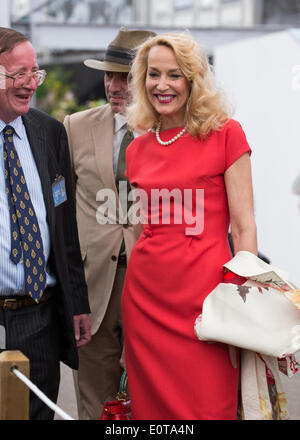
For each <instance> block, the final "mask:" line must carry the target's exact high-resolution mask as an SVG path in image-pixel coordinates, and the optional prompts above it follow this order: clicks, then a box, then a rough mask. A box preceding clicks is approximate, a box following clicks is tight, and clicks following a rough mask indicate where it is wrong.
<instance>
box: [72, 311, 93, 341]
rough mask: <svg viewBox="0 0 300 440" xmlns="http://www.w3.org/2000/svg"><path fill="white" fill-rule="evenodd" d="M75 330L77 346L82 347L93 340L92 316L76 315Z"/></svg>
mask: <svg viewBox="0 0 300 440" xmlns="http://www.w3.org/2000/svg"><path fill="white" fill-rule="evenodd" d="M74 330H75V339H76V343H77V347H78V348H79V347H82V346H83V345H85V344H87V343H88V342H89V341H90V340H91V325H90V318H89V315H87V314H82V315H75V316H74Z"/></svg>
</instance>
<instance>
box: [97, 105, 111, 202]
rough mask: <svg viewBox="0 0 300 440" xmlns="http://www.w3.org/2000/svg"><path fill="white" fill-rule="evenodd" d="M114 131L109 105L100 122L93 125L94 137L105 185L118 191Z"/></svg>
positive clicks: (100, 171)
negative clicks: (114, 161)
mask: <svg viewBox="0 0 300 440" xmlns="http://www.w3.org/2000/svg"><path fill="white" fill-rule="evenodd" d="M113 131H114V119H113V115H112V111H111V109H110V107H107V110H106V112H105V114H104V115H103V114H102V115H101V119H100V120H99V122H98V123H96V124H95V125H93V126H92V137H93V143H94V150H95V157H96V162H97V167H98V170H99V174H100V176H101V180H102V181H103V184H104V187H105V188H112V189H114V191H115V192H116V193H117V188H116V183H115V178H114V172H113Z"/></svg>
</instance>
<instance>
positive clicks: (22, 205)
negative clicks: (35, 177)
mask: <svg viewBox="0 0 300 440" xmlns="http://www.w3.org/2000/svg"><path fill="white" fill-rule="evenodd" d="M13 134H14V128H13V127H11V126H10V125H7V126H6V127H5V128H4V129H3V135H4V166H5V186H6V194H7V198H8V206H9V213H10V223H11V254H10V259H11V260H12V261H13V262H14V263H15V264H17V263H19V261H20V260H21V258H22V253H23V261H24V273H25V291H26V293H28V294H29V295H30V296H31V297H32V298H33V299H34V300H35V301H36V302H39V300H40V298H41V296H42V294H43V292H44V290H45V288H46V270H45V255H44V249H43V241H42V237H41V232H40V228H39V224H38V221H37V218H36V214H35V211H34V208H33V205H32V203H31V200H30V196H29V191H28V189H27V185H26V181H25V177H24V174H23V169H22V166H21V163H20V160H19V157H18V154H17V151H16V148H15V146H14V143H13Z"/></svg>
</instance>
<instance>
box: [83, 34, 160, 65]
mask: <svg viewBox="0 0 300 440" xmlns="http://www.w3.org/2000/svg"><path fill="white" fill-rule="evenodd" d="M155 35H156V34H155V33H154V32H151V31H143V30H135V31H130V30H128V29H126V28H121V29H120V31H119V33H118V35H117V36H116V38H115V39H114V40H113V41H112V42H111V43H110V45H109V46H108V48H107V50H106V52H105V55H104V60H103V61H99V60H85V61H84V64H85V65H86V66H87V67H91V68H92V69H98V70H104V71H107V72H129V71H130V67H131V64H132V61H133V59H134V56H135V52H136V48H137V46H139V45H140V44H142V43H143V42H144V41H145V40H147V39H148V38H150V37H154V36H155Z"/></svg>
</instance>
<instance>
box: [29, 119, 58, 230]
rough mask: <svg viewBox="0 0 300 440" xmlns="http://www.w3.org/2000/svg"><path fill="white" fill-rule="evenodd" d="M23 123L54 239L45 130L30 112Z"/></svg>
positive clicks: (52, 207) (52, 206)
mask: <svg viewBox="0 0 300 440" xmlns="http://www.w3.org/2000/svg"><path fill="white" fill-rule="evenodd" d="M23 122H24V126H25V129H26V134H27V137H28V140H29V144H30V147H31V151H32V154H33V157H34V159H35V163H36V167H37V170H38V173H39V176H40V180H41V184H42V189H43V196H44V202H45V207H46V211H47V217H48V224H49V226H50V229H51V235H52V237H54V224H55V222H54V205H53V197H52V188H51V184H50V176H49V170H48V152H47V145H46V134H45V129H44V127H43V126H42V125H41V124H40V123H39V121H38V119H37V118H36V117H35V116H34V115H32V114H31V113H30V111H29V113H27V114H26V115H24V116H23Z"/></svg>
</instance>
